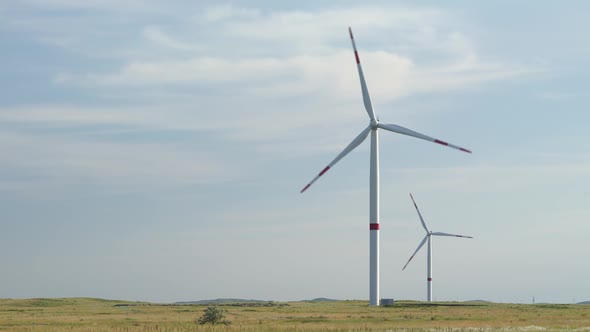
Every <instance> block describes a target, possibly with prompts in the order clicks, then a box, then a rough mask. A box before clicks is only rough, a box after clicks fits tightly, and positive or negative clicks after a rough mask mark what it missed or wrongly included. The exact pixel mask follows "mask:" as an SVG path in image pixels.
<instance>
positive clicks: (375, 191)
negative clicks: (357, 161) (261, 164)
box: [301, 28, 471, 305]
mask: <svg viewBox="0 0 590 332" xmlns="http://www.w3.org/2000/svg"><path fill="white" fill-rule="evenodd" d="M348 32H349V34H350V41H351V42H352V48H353V50H354V57H355V60H356V65H357V69H358V73H359V79H360V82H361V91H362V94H363V103H364V104H365V109H366V111H367V114H368V115H369V120H370V122H369V126H368V127H367V128H365V129H364V130H363V131H362V132H361V133H360V134H359V135H358V136H357V137H356V138H355V139H354V140H352V142H351V143H350V144H349V145H348V146H347V147H346V148H344V150H343V151H342V152H340V154H339V155H338V156H336V158H335V159H334V160H332V162H331V163H329V164H328V166H326V167H324V169H322V171H321V172H320V173H319V174H318V175H317V176H316V177H315V178H314V179H313V180H311V182H310V183H308V184H307V185H306V186H305V187H304V188H303V189H302V190H301V193H303V192H304V191H306V190H307V189H308V188H309V187H310V186H311V185H312V184H313V183H314V182H315V181H316V180H317V179H319V178H320V177H321V176H322V175H324V174H325V173H326V172H327V171H328V170H329V169H330V168H332V167H333V166H334V165H335V164H336V163H337V162H338V161H340V159H342V158H344V157H345V156H346V155H347V154H348V153H349V152H350V151H352V150H354V149H355V148H356V147H357V146H359V145H360V144H361V143H362V142H363V141H364V140H365V139H366V138H367V136H368V135H369V132H370V133H371V162H370V163H371V166H370V171H371V174H370V180H369V181H370V192H369V200H370V203H369V205H370V209H369V236H370V245H369V248H370V249H369V252H370V258H369V261H370V262H369V304H370V305H379V299H380V297H379V132H378V130H379V129H384V130H388V131H392V132H394V133H398V134H402V135H407V136H412V137H416V138H420V139H423V140H426V141H430V142H433V143H437V144H441V145H444V146H448V147H451V148H454V149H458V150H461V151H463V152H467V153H471V151H469V150H467V149H465V148H462V147H459V146H456V145H453V144H449V143H447V142H444V141H441V140H438V139H435V138H432V137H429V136H426V135H423V134H420V133H418V132H415V131H413V130H410V129H407V128H404V127H401V126H398V125H394V124H383V123H380V122H379V120H378V118H377V117H376V116H375V112H374V111H373V104H372V103H371V98H370V96H369V90H368V89H367V83H366V82H365V77H364V75H363V69H362V67H361V61H360V58H359V55H358V52H357V50H356V44H355V42H354V37H353V36H352V30H351V29H350V28H348Z"/></svg>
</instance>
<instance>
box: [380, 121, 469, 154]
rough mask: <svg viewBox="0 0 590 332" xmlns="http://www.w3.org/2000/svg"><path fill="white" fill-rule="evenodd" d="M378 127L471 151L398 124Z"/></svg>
mask: <svg viewBox="0 0 590 332" xmlns="http://www.w3.org/2000/svg"><path fill="white" fill-rule="evenodd" d="M378 127H379V128H381V129H385V130H389V131H393V132H394V133H398V134H402V135H407V136H412V137H416V138H420V139H423V140H426V141H430V142H434V143H437V144H440V145H445V146H448V147H450V148H453V149H457V150H460V151H463V152H467V153H471V151H470V150H467V149H465V148H462V147H460V146H457V145H454V144H450V143H447V142H444V141H441V140H439V139H436V138H432V137H430V136H426V135H424V134H420V133H419V132H415V131H413V130H410V129H408V128H404V127H402V126H398V125H394V124H384V123H379V124H378Z"/></svg>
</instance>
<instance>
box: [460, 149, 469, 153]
mask: <svg viewBox="0 0 590 332" xmlns="http://www.w3.org/2000/svg"><path fill="white" fill-rule="evenodd" d="M459 150H461V151H463V152H467V153H471V150H467V149H464V148H459Z"/></svg>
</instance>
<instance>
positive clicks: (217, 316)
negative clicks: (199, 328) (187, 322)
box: [196, 305, 231, 325]
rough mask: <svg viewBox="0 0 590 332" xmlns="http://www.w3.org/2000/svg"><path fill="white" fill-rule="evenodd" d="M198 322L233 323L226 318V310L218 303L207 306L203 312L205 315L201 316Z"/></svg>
mask: <svg viewBox="0 0 590 332" xmlns="http://www.w3.org/2000/svg"><path fill="white" fill-rule="evenodd" d="M196 323H197V324H199V325H205V324H211V325H217V324H224V325H229V324H231V322H230V321H228V320H227V319H225V310H223V309H221V308H220V307H218V306H216V305H214V306H209V307H207V309H205V313H204V314H203V316H201V317H199V319H197V322H196Z"/></svg>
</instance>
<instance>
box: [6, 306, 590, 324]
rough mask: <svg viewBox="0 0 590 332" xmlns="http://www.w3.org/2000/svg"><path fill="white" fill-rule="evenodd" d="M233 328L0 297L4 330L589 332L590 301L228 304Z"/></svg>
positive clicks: (178, 310) (129, 310)
mask: <svg viewBox="0 0 590 332" xmlns="http://www.w3.org/2000/svg"><path fill="white" fill-rule="evenodd" d="M223 307H224V309H226V310H227V318H228V319H229V320H230V321H231V322H232V324H231V325H230V326H199V325H196V324H195V319H197V318H198V317H200V316H201V315H202V313H203V311H204V310H205V308H206V306H204V305H165V304H150V303H139V302H125V301H110V300H101V299H87V298H68V299H27V300H10V299H4V300H0V331H96V332H102V331H158V332H159V331H170V332H172V331H563V330H571V331H589V332H590V306H584V305H523V304H492V303H435V304H428V303H424V302H412V301H403V302H397V303H396V304H395V305H393V306H391V307H369V306H368V305H367V302H363V301H340V302H323V303H300V302H291V303H284V304H280V305H278V304H275V305H273V306H257V305H252V304H250V305H244V306H239V305H224V306H223Z"/></svg>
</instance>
